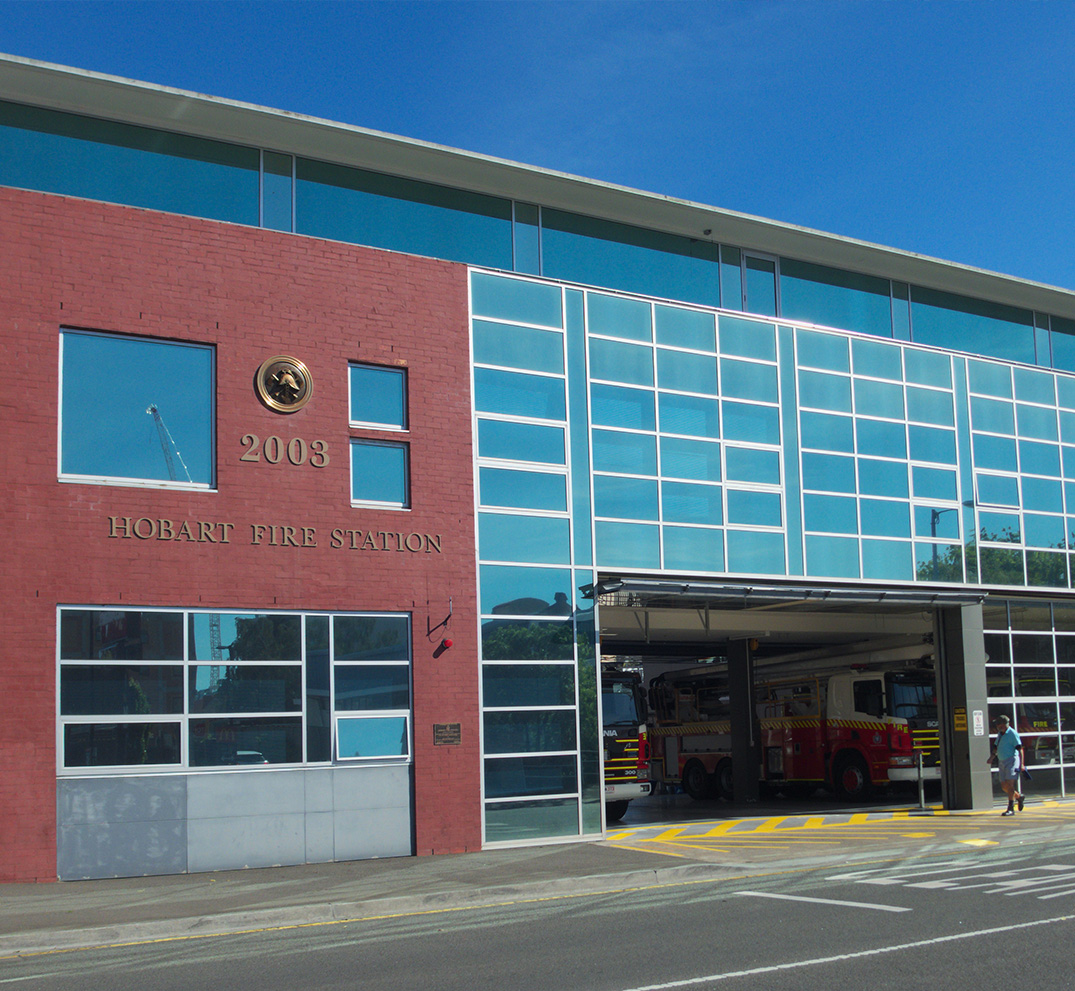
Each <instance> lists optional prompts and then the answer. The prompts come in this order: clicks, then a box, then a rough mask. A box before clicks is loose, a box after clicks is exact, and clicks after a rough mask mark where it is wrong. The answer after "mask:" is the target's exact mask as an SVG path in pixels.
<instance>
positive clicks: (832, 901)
mask: <svg viewBox="0 0 1075 991" xmlns="http://www.w3.org/2000/svg"><path fill="white" fill-rule="evenodd" d="M736 894H737V895H750V896H752V897H754V898H779V899H780V900H781V901H786V902H812V903H813V904H815V905H842V906H843V907H844V908H873V909H877V911H878V912H910V911H911V910H910V909H909V908H901V907H899V906H898V905H873V904H870V903H869V902H845V901H840V900H839V899H838V898H808V897H807V896H806V895H777V894H773V892H771V891H737V892H736Z"/></svg>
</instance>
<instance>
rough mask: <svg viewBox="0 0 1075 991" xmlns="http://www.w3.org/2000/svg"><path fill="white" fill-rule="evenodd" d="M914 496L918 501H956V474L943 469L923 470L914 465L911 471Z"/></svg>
mask: <svg viewBox="0 0 1075 991" xmlns="http://www.w3.org/2000/svg"><path fill="white" fill-rule="evenodd" d="M911 478H912V484H913V486H914V494H915V496H916V497H917V498H919V499H948V500H953V501H954V500H955V499H956V492H957V490H956V473H955V472H954V471H945V470H944V469H943V468H923V467H920V466H918V465H915V466H914V467H913V468H912V469H911Z"/></svg>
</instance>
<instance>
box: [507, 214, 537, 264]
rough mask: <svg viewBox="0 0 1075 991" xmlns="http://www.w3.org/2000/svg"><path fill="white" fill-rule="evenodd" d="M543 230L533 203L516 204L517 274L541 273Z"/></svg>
mask: <svg viewBox="0 0 1075 991" xmlns="http://www.w3.org/2000/svg"><path fill="white" fill-rule="evenodd" d="M540 231H541V228H540V225H539V223H538V208H537V207H536V206H534V204H532V203H519V202H516V203H515V264H514V265H513V266H512V268H513V269H514V270H515V271H516V272H526V273H528V274H529V275H538V274H539V273H540V272H541V233H540Z"/></svg>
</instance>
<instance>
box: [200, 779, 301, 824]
mask: <svg viewBox="0 0 1075 991" xmlns="http://www.w3.org/2000/svg"><path fill="white" fill-rule="evenodd" d="M304 777H305V772H304V771H302V770H299V769H296V770H287V771H227V772H216V773H211V774H192V775H190V778H189V779H188V782H187V816H188V818H189V819H191V820H192V821H193V820H196V819H218V818H222V817H227V818H240V817H244V816H262V815H270V814H271V815H286V814H290V813H299V814H301V813H303V812H304V811H305V810H306V795H305V783H304Z"/></svg>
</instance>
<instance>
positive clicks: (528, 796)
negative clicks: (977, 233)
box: [0, 56, 1075, 881]
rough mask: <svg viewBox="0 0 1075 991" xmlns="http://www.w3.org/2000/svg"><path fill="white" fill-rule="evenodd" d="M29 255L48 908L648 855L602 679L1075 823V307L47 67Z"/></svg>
mask: <svg viewBox="0 0 1075 991" xmlns="http://www.w3.org/2000/svg"><path fill="white" fill-rule="evenodd" d="M0 229H2V231H3V251H2V252H0V285H2V286H3V293H2V294H0V334H2V340H3V350H2V354H3V359H4V376H3V378H4V383H5V388H4V396H3V421H4V432H3V437H4V444H3V452H4V457H5V465H6V474H7V477H8V478H9V483H8V490H7V496H6V497H5V499H4V500H3V504H2V508H0V532H2V534H3V538H4V558H3V560H4V567H3V569H2V571H0V583H2V601H3V602H4V604H5V609H6V615H7V623H6V632H5V636H4V638H3V651H2V655H0V696H2V698H3V712H4V717H3V719H2V720H0V765H2V768H3V773H2V775H0V880H4V881H11V880H28V881H29V880H54V879H56V878H61V879H77V878H90V877H108V876H132V875H141V874H164V873H178V872H184V871H206V870H216V869H227V868H236V867H244V866H267V865H273V864H298V863H307V862H325V861H333V860H347V859H359V858H366V857H384V856H408V855H427V854H436V853H442V852H462V851H468V850H477V849H482V848H490V847H495V846H497V845H512V844H515V845H517V844H524V843H539V842H540V843H548V842H554V841H555V842H566V841H572V840H574V841H578V840H585V839H592V838H596V837H600V836H601V835H602V830H603V801H604V798H603V796H604V787H603V785H604V782H603V778H602V773H603V772H602V742H601V723H600V712H601V700H600V697H599V696H600V693H599V691H598V687H599V681H600V674H599V670H600V659H601V657H602V656H606V657H612V656H619V657H622V656H628V655H629V656H650V657H665V658H667V657H680V658H688V659H696V658H701V657H712V656H716V657H724V658H727V659H728V663H729V664H732V665H743V666H744V668H743V669H744V670H747V669H748V668H749V665H751V664H754V663H757V664H759V665H760V664H763V663H765V662H766V661H767V660H771V659H773V658H778V657H780V656H785V655H787V654H788V653H789V652H792V653H797V654H798V655H799V656H805V655H806V654H809V653H810V652H813V653H814V654H815V655H816V656H819V657H820V656H823V655H824V654H825V653H826V652H829V653H830V654H831V653H834V652H839V653H840V654H841V656H847V657H850V656H854V655H857V656H863V657H865V656H867V655H876V656H880V655H886V656H889V655H891V656H895V654H899V656H900V657H901V658H904V659H907V658H919V659H921V660H923V661H926V662H928V663H929V664H930V665H931V666H932V670H934V671H935V672H936V699H935V703H936V705H937V713H936V724H937V731H938V734H939V736H940V740H941V753H942V759H941V766H940V772H939V773H940V776H941V779H942V788H943V790H942V798H943V801H944V802H945V803H946V804H947V805H948V806H949V807H952V808H981V807H988V806H989V805H990V803H991V802H992V801H993V786H992V783H991V780H990V773H989V770H988V768H987V766H986V759H987V757H988V734H989V732H990V723H991V720H992V719H993V718H995V716H997V715H998V714H1001V713H1006V714H1008V715H1009V716H1010V717H1011V718H1012V719H1013V720H1014V721H1015V723H1016V725H1017V727H1018V728H1019V730H1020V732H1021V733H1022V734H1023V738H1024V742H1025V743H1026V746H1027V755H1028V761H1029V764H1030V766H1031V768H1032V770H1033V771H1034V778H1035V790H1036V791H1037V792H1038V793H1046V794H1053V795H1063V794H1066V789H1067V786H1068V784H1069V782H1070V783H1072V786H1073V787H1075V594H1073V592H1072V581H1073V578H1075V558H1073V552H1075V294H1073V293H1071V292H1068V291H1066V290H1061V289H1057V288H1052V287H1049V286H1046V285H1041V284H1037V283H1033V282H1027V281H1024V280H1021V279H1016V278H1011V277H1007V276H1003V275H997V274H994V273H990V272H985V271H981V270H978V269H974V268H969V267H966V266H962V265H953V264H949V263H946V262H942V261H937V260H933V259H929V258H926V257H923V256H920V255H917V254H910V253H906V252H902V251H897V250H894V249H889V248H884V247H880V246H876V245H872V244H867V243H863V242H859V241H853V240H848V239H846V238H841V237H836V236H833V235H829V234H824V233H820V232H817V231H812V230H806V229H803V228H799V227H793V226H788V225H784V224H777V223H774V222H771V221H767V220H763V219H759V218H755V217H750V216H745V215H742V214H738V213H734V212H730V211H727V210H723V209H717V208H714V207H710V206H705V205H702V204H697V203H690V202H684V201H679V200H674V199H670V198H668V197H664V196H660V195H654V194H650V193H644V192H638V191H634V190H630V189H624V188H621V187H616V186H612V185H608V184H605V183H601V182H595V181H591V180H587V179H582V178H578V177H575V176H570V175H565V174H560V173H555V172H550V171H546V170H542V169H537V168H531V167H528V166H524V165H519V164H516V163H512V162H507V161H501V160H497V159H492V158H488V157H484V156H480V155H473V154H469V153H465V152H461V151H456V150H453V149H448V148H443V147H439V146H435V145H430V144H426V143H423V142H419V141H413V140H408V139H404V138H399V137H394V136H390V135H386V134H381V133H376V132H372V131H367V130H363V129H361V128H357V127H352V126H349V125H342V124H336V123H332V122H329V121H325V120H318V119H312V118H306V117H301V116H298V115H295V114H291V113H286V112H281V111H275V110H269V109H265V108H262V107H256V106H250V105H245V104H240V103H235V102H231V101H228V100H223V99H216V98H212V97H206V96H200V95H195V94H192V93H186V92H181V91H177V90H172V89H166V88H162V87H158V86H150V85H147V84H143V83H138V82H132V81H128V80H124V79H117V78H113V77H108V76H102V75H97V74H93V73H88V72H83V71H80V70H75V69H69V68H65V67H61V66H54V65H46V64H42V63H38V62H33V61H29V60H25V59H19V58H14V57H7V56H3V57H0ZM746 709H749V703H745V709H744V711H745V710H746ZM744 766H745V765H744ZM745 787H746V788H748V787H749V782H747V785H746V786H745Z"/></svg>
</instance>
